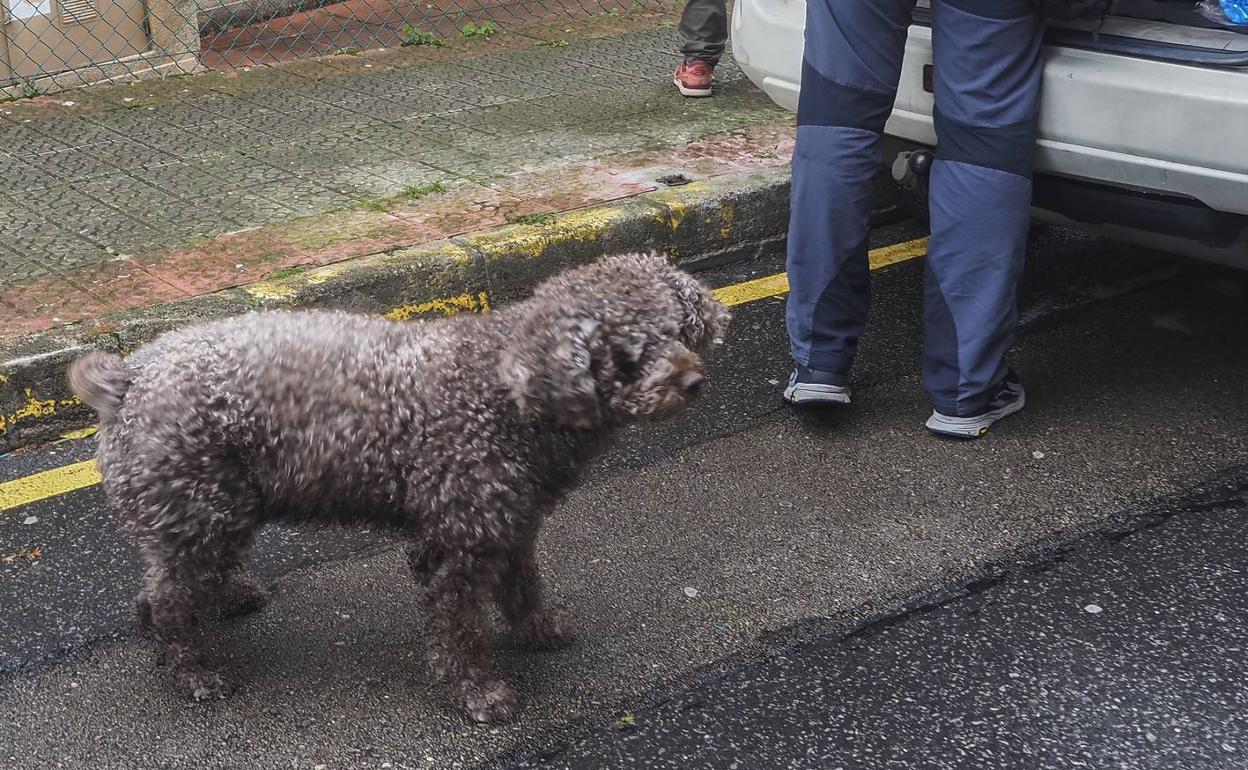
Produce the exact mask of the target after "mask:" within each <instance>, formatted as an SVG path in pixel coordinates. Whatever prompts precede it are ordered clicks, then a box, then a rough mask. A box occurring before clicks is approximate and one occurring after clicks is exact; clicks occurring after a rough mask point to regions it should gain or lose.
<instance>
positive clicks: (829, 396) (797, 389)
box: [784, 364, 849, 406]
mask: <svg viewBox="0 0 1248 770" xmlns="http://www.w3.org/2000/svg"><path fill="white" fill-rule="evenodd" d="M844 381H845V378H844V377H843V376H841V375H838V374H833V373H832V372H820V371H816V370H814V369H807V368H806V367H804V366H802V365H801V364H796V365H795V366H794V367H793V373H792V374H790V375H789V384H788V387H786V388H785V389H784V400H785V401H788V402H789V403H790V404H793V405H795V406H842V405H845V404H848V403H849V388H848V387H846V386H845V385H844V384H842V383H844Z"/></svg>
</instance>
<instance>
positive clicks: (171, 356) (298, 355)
mask: <svg viewBox="0 0 1248 770" xmlns="http://www.w3.org/2000/svg"><path fill="white" fill-rule="evenodd" d="M453 328H454V325H453V324H444V323H427V324H426V323H416V324H398V323H395V322H391V321H386V320H384V319H380V318H375V317H370V316H363V315H354V314H347V313H336V312H316V311H313V312H299V313H253V314H248V315H245V316H239V317H235V318H229V319H225V320H221V321H214V322H210V323H206V324H200V325H196V326H191V327H187V328H184V329H180V330H178V331H175V332H171V333H168V334H165V335H162V336H161V337H159V338H157V339H156V340H154V341H153V342H152V343H150V344H148V345H146V346H144V347H142V348H140V349H139V350H137V351H135V352H134V353H133V354H132V355H131V356H129V357H127V358H125V359H122V358H121V357H119V356H115V355H107V354H89V355H88V356H85V357H84V358H82V359H81V360H80V361H78V362H77V363H76V364H75V365H74V367H73V370H72V374H71V381H72V383H73V387H74V389H75V392H77V393H78V394H79V396H80V397H81V398H82V399H83V401H84V402H86V403H88V404H90V405H91V406H92V407H93V408H95V409H96V410H97V411H98V412H99V413H100V420H101V428H102V431H101V434H102V435H101V440H100V462H101V466H102V467H103V468H104V469H105V471H106V473H105V476H106V482H109V481H110V480H111V482H112V483H111V484H110V486H111V488H112V489H113V491H114V492H115V495H114V497H115V498H120V499H118V500H117V502H119V503H120V504H121V505H120V507H122V508H123V509H127V508H132V507H135V506H132V505H127V502H128V501H127V498H131V499H133V498H135V497H137V496H139V495H150V494H151V490H153V489H159V488H162V487H169V486H173V485H177V484H180V483H182V482H183V481H187V482H189V481H191V480H194V483H197V484H209V485H211V484H218V485H228V484H233V483H235V482H233V481H231V479H237V478H239V477H243V476H245V477H246V478H247V481H248V484H250V485H253V486H254V487H255V489H256V491H257V492H259V493H260V495H261V497H262V498H263V499H264V500H265V501H266V503H268V504H269V507H268V509H267V510H266V518H268V517H277V516H283V515H284V514H290V515H297V516H311V517H313V518H321V519H324V518H326V517H329V518H336V517H338V516H339V515H342V516H346V515H353V516H357V515H359V513H361V512H360V511H358V510H356V511H347V510H343V511H342V512H341V513H337V512H336V509H338V508H344V507H346V506H348V505H350V504H354V505H358V506H364V507H368V506H369V505H370V503H371V504H372V507H375V508H378V509H384V508H387V507H389V506H392V505H393V504H394V503H395V502H397V501H396V496H397V495H398V494H399V490H398V489H397V487H396V473H395V468H394V463H395V458H396V456H399V455H400V454H401V453H402V450H403V446H404V444H405V442H410V440H411V432H412V431H413V427H414V426H415V425H417V424H418V423H419V422H420V421H421V420H422V419H423V414H422V410H423V409H424V408H425V407H424V404H423V400H424V399H423V397H422V398H416V397H415V394H422V395H428V391H430V390H431V389H432V390H434V391H437V390H438V383H439V382H440V380H441V378H442V377H443V373H442V372H441V370H440V369H439V365H440V364H442V365H445V360H446V358H447V357H448V354H449V352H450V348H451V347H452V346H453V344H454V341H455V339H457V335H456V334H455V332H454V331H453ZM109 471H111V472H109ZM142 507H145V508H146V507H150V506H142ZM380 512H381V511H380V510H379V513H380Z"/></svg>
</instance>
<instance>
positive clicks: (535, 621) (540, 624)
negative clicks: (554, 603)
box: [520, 610, 576, 650]
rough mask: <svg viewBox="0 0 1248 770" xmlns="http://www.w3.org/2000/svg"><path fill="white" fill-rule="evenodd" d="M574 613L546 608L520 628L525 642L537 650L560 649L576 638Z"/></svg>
mask: <svg viewBox="0 0 1248 770" xmlns="http://www.w3.org/2000/svg"><path fill="white" fill-rule="evenodd" d="M573 625H574V624H573V621H572V615H571V614H570V613H567V612H564V611H563V610H546V611H545V612H543V613H541V614H540V615H537V616H536V617H534V618H532V619H531V620H530V621H529V622H527V623H525V624H524V627H523V628H521V629H520V636H521V637H522V638H523V639H524V641H525V643H526V644H528V645H529V646H531V647H533V648H534V649H537V650H558V649H562V648H564V647H567V646H568V645H570V644H572V642H573V641H574V640H575V639H576V632H575V631H574V629H573Z"/></svg>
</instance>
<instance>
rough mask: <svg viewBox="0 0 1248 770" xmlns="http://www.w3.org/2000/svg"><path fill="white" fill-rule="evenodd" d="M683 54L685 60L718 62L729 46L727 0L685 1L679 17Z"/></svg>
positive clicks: (713, 63) (714, 63)
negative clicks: (725, 48)
mask: <svg viewBox="0 0 1248 770" xmlns="http://www.w3.org/2000/svg"><path fill="white" fill-rule="evenodd" d="M680 38H681V40H682V41H683V42H684V44H683V45H682V46H681V49H680V50H681V53H683V54H684V55H685V61H693V60H695V59H696V60H698V61H704V62H706V63H707V64H710V65H711V66H712V67H713V66H715V65H716V64H718V63H719V58H720V57H721V56H723V54H724V46H725V45H727V43H728V5H727V2H726V1H725V0H686V2H685V8H684V10H683V11H682V12H681V14H680Z"/></svg>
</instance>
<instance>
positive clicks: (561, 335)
mask: <svg viewBox="0 0 1248 770" xmlns="http://www.w3.org/2000/svg"><path fill="white" fill-rule="evenodd" d="M511 333H512V341H511V343H510V344H509V345H508V346H507V347H506V348H505V349H504V350H503V354H502V356H501V359H500V361H499V373H500V375H501V376H502V378H503V382H504V383H506V385H507V387H508V388H509V389H510V390H511V395H512V398H513V399H514V400H515V401H516V403H517V404H518V405H519V406H520V409H521V411H524V412H527V413H530V414H540V415H545V416H549V417H551V418H553V419H554V420H556V421H557V422H559V423H560V424H562V425H567V426H570V427H575V428H592V427H594V426H596V425H598V424H600V423H601V421H602V417H603V414H602V400H601V396H600V394H599V392H598V377H597V376H596V375H597V374H599V373H600V369H601V368H602V367H604V366H608V367H609V366H610V360H611V357H610V352H609V350H608V347H607V343H606V340H605V339H604V337H603V334H602V328H601V324H600V323H599V321H598V320H597V318H595V316H594V314H593V313H592V312H591V311H590V310H589V309H588V308H583V307H577V306H576V305H562V304H560V305H558V306H556V305H553V304H552V305H539V306H537V307H532V308H528V312H527V313H526V314H525V316H524V317H523V318H522V319H520V321H519V322H518V323H517V324H516V325H515V327H513V329H512V332H511Z"/></svg>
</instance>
